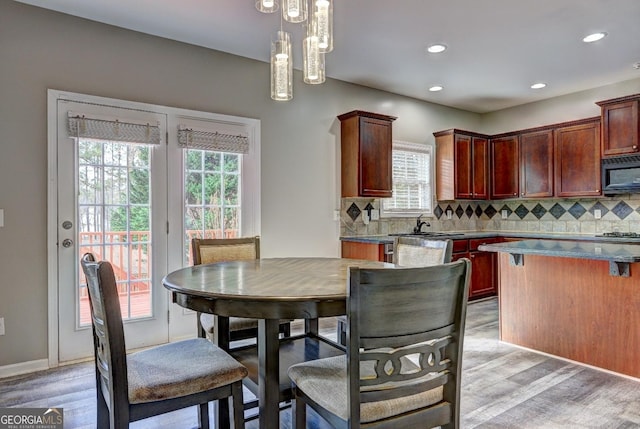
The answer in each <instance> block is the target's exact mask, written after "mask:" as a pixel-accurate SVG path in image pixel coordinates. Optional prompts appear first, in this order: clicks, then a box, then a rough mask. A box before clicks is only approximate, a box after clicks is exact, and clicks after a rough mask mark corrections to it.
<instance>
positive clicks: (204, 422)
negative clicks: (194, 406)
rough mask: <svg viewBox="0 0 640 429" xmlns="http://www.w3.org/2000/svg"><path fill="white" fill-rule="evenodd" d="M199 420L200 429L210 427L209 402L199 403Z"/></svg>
mask: <svg viewBox="0 0 640 429" xmlns="http://www.w3.org/2000/svg"><path fill="white" fill-rule="evenodd" d="M198 422H199V423H200V429H209V403H208V402H205V403H204V404H200V405H198Z"/></svg>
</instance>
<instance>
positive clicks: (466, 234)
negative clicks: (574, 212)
mask: <svg viewBox="0 0 640 429" xmlns="http://www.w3.org/2000/svg"><path fill="white" fill-rule="evenodd" d="M434 232H436V231H434ZM437 232H438V235H437V236H435V237H433V238H450V239H452V240H464V239H469V238H491V237H510V238H524V239H546V240H554V239H555V240H573V241H593V242H599V243H637V244H640V238H631V237H597V236H595V235H593V234H568V233H552V232H518V231H437ZM447 233H451V234H450V235H448V234H447ZM393 239H394V237H393V236H390V235H364V236H362V235H361V236H345V237H340V240H341V241H352V242H360V243H372V244H387V243H393Z"/></svg>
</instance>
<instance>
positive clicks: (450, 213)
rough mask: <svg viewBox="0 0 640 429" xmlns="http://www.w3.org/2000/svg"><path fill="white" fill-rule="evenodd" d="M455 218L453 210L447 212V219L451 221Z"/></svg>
mask: <svg viewBox="0 0 640 429" xmlns="http://www.w3.org/2000/svg"><path fill="white" fill-rule="evenodd" d="M452 217H453V210H447V219H449V220H451V218H452Z"/></svg>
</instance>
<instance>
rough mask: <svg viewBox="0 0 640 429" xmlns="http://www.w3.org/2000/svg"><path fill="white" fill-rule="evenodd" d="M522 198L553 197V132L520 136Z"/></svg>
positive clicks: (537, 132) (547, 131) (538, 132)
mask: <svg viewBox="0 0 640 429" xmlns="http://www.w3.org/2000/svg"><path fill="white" fill-rule="evenodd" d="M520 196H521V197H523V198H544V197H552V196H553V131H552V130H543V131H536V132H530V133H523V134H521V135H520Z"/></svg>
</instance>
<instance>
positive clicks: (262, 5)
mask: <svg viewBox="0 0 640 429" xmlns="http://www.w3.org/2000/svg"><path fill="white" fill-rule="evenodd" d="M256 9H258V10H259V11H260V12H262V13H273V12H275V11H277V10H278V0H256Z"/></svg>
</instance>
